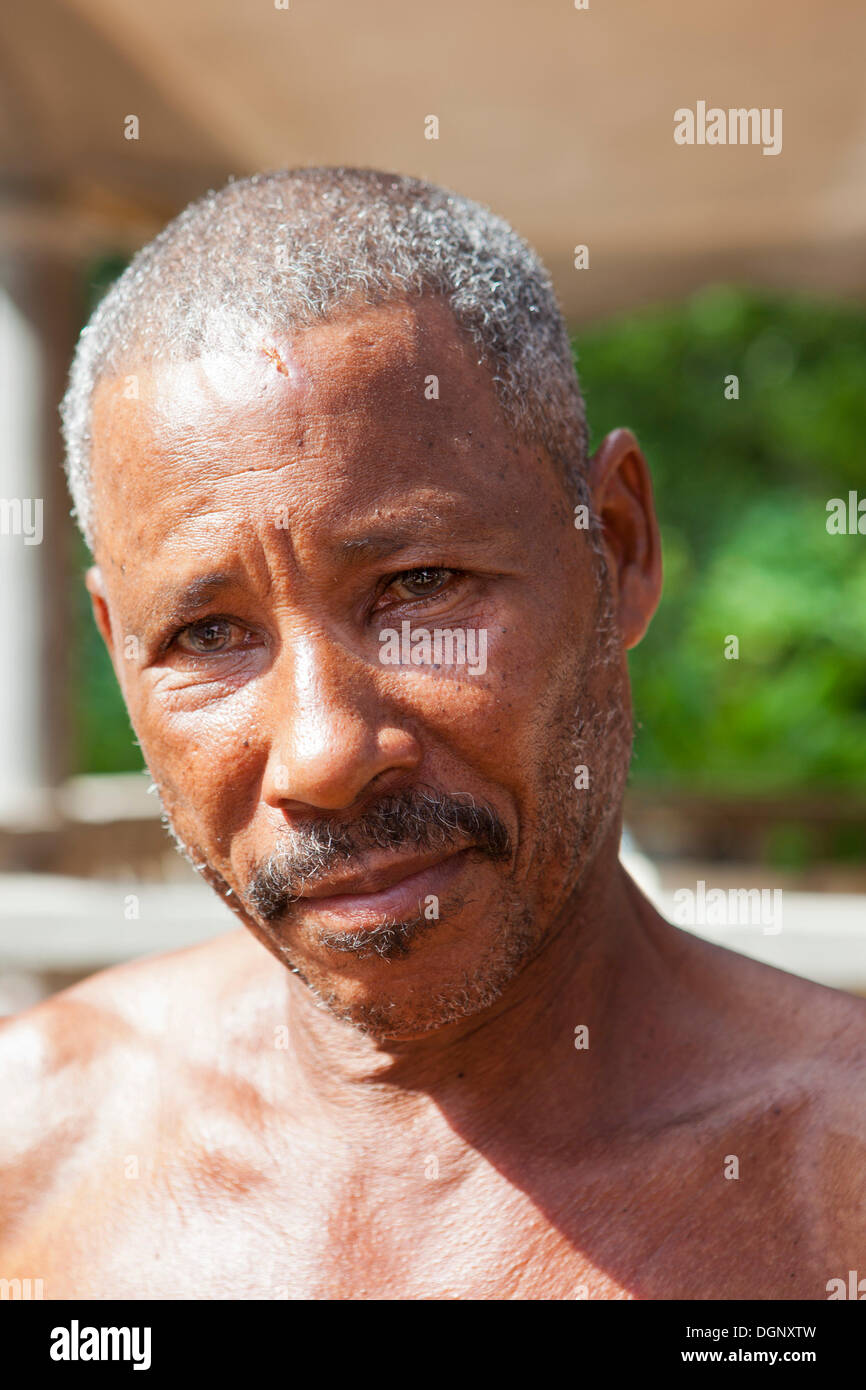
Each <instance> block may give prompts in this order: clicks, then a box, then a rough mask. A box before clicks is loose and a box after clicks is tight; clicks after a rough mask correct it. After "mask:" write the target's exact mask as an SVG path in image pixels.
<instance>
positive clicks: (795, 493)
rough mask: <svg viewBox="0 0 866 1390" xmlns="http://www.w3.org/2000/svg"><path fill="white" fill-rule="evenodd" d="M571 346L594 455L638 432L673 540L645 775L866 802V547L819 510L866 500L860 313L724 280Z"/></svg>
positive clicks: (637, 689)
mask: <svg viewBox="0 0 866 1390" xmlns="http://www.w3.org/2000/svg"><path fill="white" fill-rule="evenodd" d="M577 345H578V348H579V354H580V362H579V369H580V374H581V379H582V382H583V386H584V392H585V395H586V399H587V410H588V414H589V419H590V423H591V426H592V438H593V445H594V444H595V443H597V442H598V440H599V439H600V438H601V437H602V436H603V435H604V434H605V433H606V431H607V430H609V429H611V428H612V427H613V426H615V425H619V424H625V425H629V426H630V427H631V428H632V429H634V431H635V433H636V434H637V436H638V438H639V439H640V441H641V443H642V445H643V447H644V449H645V451H646V454H647V456H648V459H649V462H650V466H651V469H652V473H653V478H654V482H655V488H656V498H657V504H658V510H659V517H660V522H661V529H662V537H663V547H664V556H665V590H664V595H663V598H662V603H661V607H660V609H659V612H658V615H657V616H656V618H655V620H654V622H653V624H652V626H651V628H650V630H649V632H648V634H647V636H646V638H645V639H644V641H643V643H642V644H641V645H640V646H639V647H638V648H636V650H635V651H634V652H633V653H632V656H631V670H632V679H633V686H634V703H635V716H636V719H637V720H638V721H639V724H640V728H639V732H638V736H637V740H636V756H635V760H634V764H633V769H632V780H633V782H634V784H635V785H641V786H651V785H654V786H656V787H668V788H675V787H687V788H689V789H692V790H695V791H700V790H706V791H708V792H710V791H712V792H713V793H715V794H724V793H748V794H757V793H778V792H780V791H792V790H813V791H816V790H827V791H840V790H842V789H850V790H851V791H854V790H855V789H857V790H859V791H860V792H861V793H862V790H863V788H864V786H866V537H864V536H850V535H848V536H844V535H842V536H837V535H830V534H829V533H828V532H827V529H826V521H827V512H826V504H827V502H828V500H829V499H830V498H831V497H846V496H847V493H848V490H849V488H853V489H857V488H858V487H859V489H860V495H861V496H866V464H864V442H866V314H864V313H863V312H862V311H861V310H859V309H847V308H843V307H839V306H836V305H828V304H823V303H816V302H814V301H812V300H806V299H802V298H797V297H782V296H777V295H768V294H755V293H751V292H747V291H744V290H738V289H735V288H731V287H714V288H712V289H709V290H704V291H702V292H701V293H699V294H696V295H695V296H693V297H692V298H691V299H690V300H689V301H688V302H686V303H684V304H681V305H677V306H674V307H665V308H659V309H653V310H651V311H644V312H642V313H639V314H634V315H629V316H626V317H620V318H618V319H616V320H615V321H611V322H607V323H604V324H601V325H598V326H594V327H592V328H590V329H588V330H587V331H585V332H583V333H581V334H580V336H579V339H578V344H577ZM731 375H736V376H737V377H738V379H739V398H738V399H726V397H725V392H724V385H725V378H726V377H729V376H731ZM729 635H735V636H737V637H738V638H739V659H738V660H726V659H725V656H724V644H725V638H726V637H727V636H729Z"/></svg>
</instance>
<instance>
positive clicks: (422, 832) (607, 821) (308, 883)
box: [154, 580, 632, 1042]
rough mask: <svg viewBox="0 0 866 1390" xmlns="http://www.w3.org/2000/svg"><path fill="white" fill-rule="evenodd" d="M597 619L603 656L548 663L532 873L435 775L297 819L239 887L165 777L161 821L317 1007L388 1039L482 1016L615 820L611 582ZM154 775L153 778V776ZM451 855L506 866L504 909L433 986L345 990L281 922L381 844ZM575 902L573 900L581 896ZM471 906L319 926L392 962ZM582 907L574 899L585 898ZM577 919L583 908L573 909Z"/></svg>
mask: <svg viewBox="0 0 866 1390" xmlns="http://www.w3.org/2000/svg"><path fill="white" fill-rule="evenodd" d="M596 598H597V608H596V613H595V615H594V623H593V625H592V628H591V634H592V638H593V657H592V660H591V661H589V662H587V661H586V659H585V654H584V656H583V660H581V659H580V658H575V656H574V654H573V653H572V652H564V653H563V654H562V660H561V669H560V670H559V671H557V672H556V673H552V679H551V682H550V684H549V687H548V689H549V690H551V691H552V692H553V694H552V696H551V698H550V700H549V701H548V702H546V703H545V705H544V707H543V708H541V709H539V710H538V721H537V728H539V729H541V730H543V731H544V733H545V735H546V736H547V738H548V740H549V741H548V743H547V755H546V757H544V758H543V759H542V760H541V763H540V766H539V768H538V772H537V776H536V779H535V783H536V784H535V787H534V793H535V794H534V801H535V805H536V807H537V808H538V809H537V810H536V811H535V813H534V815H533V817H532V819H531V822H530V823H528V824H527V825H525V826H522V827H521V836H520V838H521V840H524V839H528V840H529V841H531V844H532V851H531V857H532V880H531V881H530V880H528V878H527V875H526V871H525V868H524V870H523V875H522V877H523V881H522V882H520V883H518V882H517V880H516V878H515V877H514V874H513V867H514V858H515V851H516V849H517V846H515V844H514V843H513V842H512V837H511V836H510V835H509V831H508V828H507V827H506V825H505V823H504V822H503V820H502V818H501V817H500V815H499V814H498V812H497V811H496V810H495V808H494V807H493V806H491V805H489V804H486V803H484V802H479V801H478V800H477V799H476V798H474V797H472V796H470V795H469V794H467V793H464V794H461V793H456V794H455V793H446V792H444V791H442V790H440V789H437V788H435V787H432V786H426V785H417V784H416V785H415V786H414V787H407V788H405V789H403V790H401V791H399V792H398V793H395V794H392V795H388V796H385V797H382V798H380V799H379V800H378V801H376V802H371V803H370V804H368V805H367V806H365V807H364V808H363V809H362V810H361V811H359V812H356V813H355V815H354V817H351V818H350V817H348V816H344V815H341V816H330V817H327V818H318V819H315V820H313V819H310V820H308V821H304V822H301V821H298V822H296V823H295V824H294V825H293V827H292V830H291V831H290V832H289V834H288V835H287V836H286V837H285V838H283V839H281V841H280V843H279V844H278V845H277V846H276V847H275V848H274V849H273V850H272V851H271V852H270V853H269V854H268V855H267V856H265V857H264V858H263V859H262V860H260V861H259V863H258V864H256V865H255V866H254V867H253V869H252V870H251V872H250V873H249V874H248V875H247V877H246V880H245V884H244V887H243V890H242V891H236V890H235V889H234V888H232V886H231V885H230V884H229V882H228V880H227V879H225V878H224V877H223V876H222V874H220V873H219V871H218V870H217V869H216V868H215V867H214V866H213V865H212V864H211V863H209V861H208V859H207V857H206V855H205V854H204V853H203V852H202V851H200V850H199V849H198V848H197V847H195V846H193V845H191V844H189V843H187V842H186V841H185V840H184V838H183V837H182V836H181V834H180V833H179V832H178V828H177V826H176V824H175V823H174V821H173V819H172V817H171V815H170V812H169V810H168V804H167V799H166V797H165V796H164V794H163V791H162V789H161V788H160V787H159V785H158V784H156V789H157V791H158V793H159V796H160V800H161V803H162V807H163V822H164V824H165V825H166V828H167V830H168V832H169V834H170V835H171V837H172V839H173V840H174V842H175V844H176V846H177V848H178V849H179V851H180V852H181V854H182V855H183V856H184V857H185V858H186V859H187V860H188V861H189V862H190V863H191V864H192V866H193V868H195V869H196V871H197V872H198V873H199V874H201V875H202V877H204V878H205V880H206V881H207V882H208V883H209V884H210V885H211V887H213V888H214V889H215V890H216V891H217V892H218V893H219V894H220V896H221V897H223V898H224V900H225V901H226V903H227V905H228V906H229V907H231V908H232V909H233V911H234V912H235V913H236V914H237V915H238V916H239V917H240V918H241V920H242V921H243V922H244V924H245V925H246V926H247V927H248V928H249V929H250V930H251V931H252V933H253V935H254V936H255V937H256V938H257V939H258V940H259V941H260V942H261V943H262V944H263V945H264V946H266V947H267V949H268V950H269V951H270V952H271V953H272V954H273V955H274V956H276V957H277V959H279V960H280V961H281V962H282V963H283V964H284V965H285V966H287V967H288V968H289V970H290V971H291V972H292V973H293V974H295V975H297V976H298V977H299V978H300V979H301V980H302V981H303V983H304V984H305V985H306V986H307V988H308V989H309V990H310V992H311V994H312V995H313V996H314V998H315V1000H316V1002H317V1004H318V1006H319V1007H320V1008H323V1009H326V1010H327V1011H328V1012H329V1013H331V1014H332V1015H334V1016H335V1017H336V1018H338V1019H340V1020H341V1021H342V1022H344V1023H347V1024H349V1025H351V1026H352V1027H354V1028H355V1029H357V1030H358V1031H360V1032H362V1033H366V1034H369V1035H371V1036H372V1037H374V1038H375V1039H377V1040H380V1041H389V1042H390V1041H400V1040H405V1039H409V1038H417V1037H419V1036H422V1035H424V1034H427V1033H430V1032H432V1031H434V1030H436V1029H438V1028H441V1027H444V1026H445V1025H446V1024H449V1023H455V1022H457V1021H459V1020H462V1019H465V1018H468V1017H472V1016H473V1015H475V1014H478V1013H480V1012H481V1011H483V1010H484V1009H486V1008H488V1007H490V1006H491V1005H492V1004H494V1003H495V1002H496V1001H497V1000H498V999H500V998H501V996H502V995H503V993H504V992H505V990H506V989H507V988H508V986H509V985H510V984H511V983H512V981H514V980H515V979H516V978H517V976H519V975H520V973H521V972H522V971H523V970H524V969H525V968H526V966H527V965H528V964H529V963H530V962H531V961H532V960H533V959H534V958H535V956H536V955H537V954H538V953H539V951H541V950H542V949H543V947H544V945H545V943H546V941H547V940H549V939H550V937H551V936H552V935H553V934H554V933H555V931H556V929H557V927H558V926H559V925H561V923H562V920H563V914H564V913H565V912H567V911H569V910H571V904H572V900H573V899H574V894H575V892H576V890H577V888H578V885H579V883H580V880H581V876H582V875H583V873H584V872H585V869H586V867H587V865H589V864H590V863H591V862H592V861H593V858H594V856H595V854H596V852H597V850H598V848H599V847H600V846H601V845H602V844H603V843H604V842H605V841H606V840H607V839H608V837H609V835H610V832H611V829H612V827H613V825H614V824H615V823H616V822H617V821H618V818H619V814H620V807H621V803H622V796H623V792H624V787H625V780H626V775H627V771H628V764H629V759H630V754H631V740H632V726H631V709H630V700H629V693H628V677H627V673H626V668H625V661H624V657H623V653H622V647H621V643H620V639H619V633H618V629H617V625H616V620H615V613H614V608H613V600H612V594H611V590H610V587H609V585H608V584H607V583H606V582H604V580H602V581H601V582H599V584H598V587H597V590H596ZM578 766H582V767H586V768H587V769H588V774H589V781H588V785H586V786H585V787H584V788H583V789H581V790H578V789H576V785H575V780H574V772H575V769H576V768H577V767H578ZM154 781H156V779H154ZM439 849H441V850H442V851H443V853H445V854H447V853H451V852H457V851H462V850H469V852H470V854H469V857H471V858H472V859H474V860H475V861H476V862H487V863H492V864H497V865H500V866H504V867H505V870H506V872H505V874H504V875H503V880H502V889H501V892H500V893H499V895H498V900H497V903H496V920H495V922H493V923H488V924H486V926H487V927H488V930H487V944H486V946H485V949H484V950H483V951H482V952H481V953H480V956H479V958H478V959H477V960H476V961H475V962H474V963H473V966H472V968H471V969H465V968H464V969H457V968H456V967H455V969H454V970H453V972H451V973H450V974H447V973H446V975H445V977H443V978H441V979H440V980H439V981H438V983H437V985H436V987H434V988H431V987H430V986H429V984H425V985H424V986H423V988H422V987H421V985H420V984H419V985H418V986H417V987H414V986H413V985H412V983H411V980H410V981H409V982H408V984H407V982H406V980H405V978H404V981H403V988H402V990H401V993H400V1002H399V1004H398V1003H397V1001H396V1000H395V998H394V997H392V996H391V995H390V994H389V981H388V980H387V978H384V979H380V980H378V981H377V982H375V983H374V984H373V985H371V986H370V988H369V989H367V990H365V991H364V992H363V993H364V997H358V991H357V990H356V991H350V992H349V997H347V996H346V993H345V991H344V992H341V991H340V990H339V989H338V988H337V987H336V986H337V984H338V983H343V981H344V977H341V978H340V980H339V981H338V980H336V979H335V977H334V973H333V971H329V970H328V969H327V968H325V967H321V966H320V965H319V964H318V963H317V962H316V961H315V960H313V962H312V963H306V962H305V963H304V965H303V968H302V960H301V956H300V953H299V952H298V951H297V950H296V949H294V948H293V947H292V946H291V945H290V944H288V943H287V942H286V941H285V939H284V936H283V934H282V933H281V932H279V931H278V930H277V929H276V928H277V925H278V924H279V923H281V922H284V921H286V920H291V917H292V916H293V913H294V909H295V905H296V904H297V903H298V902H299V900H300V899H301V898H302V897H303V895H304V892H305V890H307V889H309V888H310V887H313V886H314V885H315V884H317V883H319V882H324V881H327V880H328V878H329V877H330V876H331V875H332V874H333V871H334V869H335V868H337V867H338V866H340V865H343V866H345V865H346V864H351V863H354V862H363V860H364V858H365V856H368V855H369V854H370V853H371V852H375V851H378V853H379V854H380V855H381V853H382V851H383V850H384V851H393V852H394V853H395V854H399V853H401V852H405V851H409V852H413V851H415V852H417V851H420V852H426V851H428V850H434V851H436V850H439ZM574 901H576V900H574ZM466 906H467V903H466V900H465V898H464V899H462V900H461V899H451V900H449V899H443V901H442V903H441V904H440V916H438V917H437V918H435V919H433V920H428V919H427V918H426V917H425V916H424V914H423V913H421V912H419V913H418V914H417V915H416V916H413V917H411V918H408V919H406V920H395V919H391V918H386V919H383V920H382V921H381V922H379V923H377V924H376V925H375V926H373V927H372V928H368V929H366V930H364V931H363V932H358V931H354V932H322V931H318V932H317V934H316V943H317V946H318V947H324V948H325V950H326V951H327V952H329V953H334V954H335V955H338V956H340V955H341V956H343V957H344V958H349V959H350V960H357V961H366V960H369V959H371V958H376V957H378V960H379V961H381V962H385V963H389V964H393V963H394V962H397V961H401V962H402V961H405V960H406V958H407V957H409V956H410V955H414V954H415V951H414V950H413V948H415V947H417V946H418V944H419V943H423V939H424V938H425V937H427V936H429V935H430V934H431V933H433V932H434V931H435V928H437V927H438V926H439V925H440V922H442V921H446V922H447V921H449V920H450V919H453V917H455V916H456V915H457V914H459V912H460V911H461V910H462V909H464V908H465V907H466ZM575 911H576V912H577V909H575ZM577 915H578V916H579V912H577Z"/></svg>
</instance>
